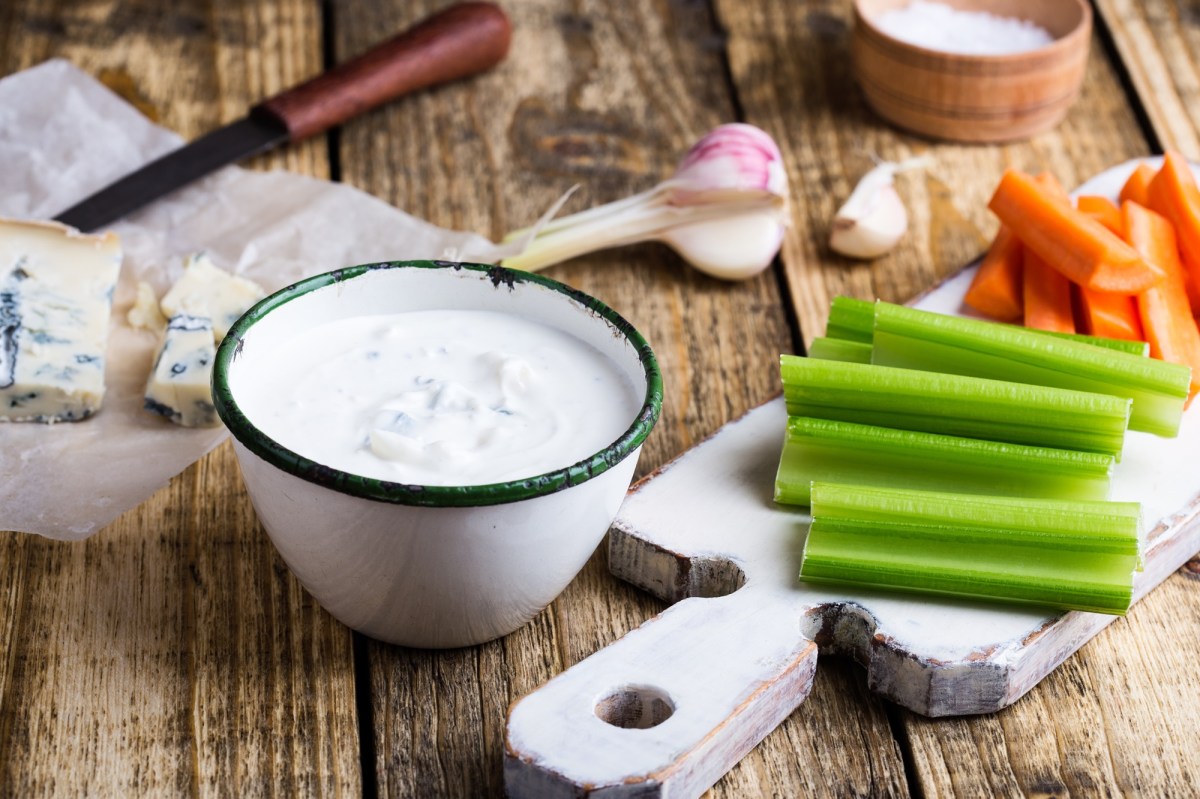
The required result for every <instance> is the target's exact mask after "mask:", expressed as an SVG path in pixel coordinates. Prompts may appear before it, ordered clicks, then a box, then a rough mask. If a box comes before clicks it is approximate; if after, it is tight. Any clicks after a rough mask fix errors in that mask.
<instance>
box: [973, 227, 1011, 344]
mask: <svg viewBox="0 0 1200 799" xmlns="http://www.w3.org/2000/svg"><path fill="white" fill-rule="evenodd" d="M1024 249H1025V248H1024V247H1022V246H1021V241H1020V239H1018V238H1017V237H1016V236H1014V235H1013V233H1012V231H1011V230H1009V229H1008V228H1007V227H1005V226H1004V225H1001V226H1000V230H999V231H997V233H996V238H994V239H993V240H992V246H991V247H989V248H988V251H987V255H985V256H983V261H981V262H980V264H979V270H978V271H976V272H975V277H974V278H972V279H971V287H970V288H968V289H967V294H966V296H965V297H964V298H963V300H964V301H965V302H966V303H967V305H970V306H971V307H972V308H974V309H975V310H977V311H979V312H980V313H982V314H984V315H985V316H990V317H991V318H993V319H998V320H1000V321H1001V322H1016V321H1018V320H1019V319H1020V318H1021V316H1022V314H1023V312H1024V300H1023V299H1022V297H1021V272H1022V267H1023V258H1024V256H1023V252H1022V251H1023V250H1024Z"/></svg>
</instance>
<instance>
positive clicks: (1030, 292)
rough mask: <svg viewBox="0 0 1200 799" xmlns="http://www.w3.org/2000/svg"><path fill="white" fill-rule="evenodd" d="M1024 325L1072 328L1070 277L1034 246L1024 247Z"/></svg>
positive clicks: (1043, 328) (1049, 328)
mask: <svg viewBox="0 0 1200 799" xmlns="http://www.w3.org/2000/svg"><path fill="white" fill-rule="evenodd" d="M1022 250H1023V251H1024V253H1025V264H1024V273H1025V281H1024V292H1023V296H1024V303H1025V327H1033V328H1037V329H1038V330H1055V331H1058V332H1060V333H1074V332H1075V314H1074V312H1073V311H1072V310H1071V281H1069V280H1067V279H1066V277H1064V276H1063V275H1062V273H1060V272H1059V271H1058V270H1056V269H1051V268H1050V267H1049V266H1047V264H1046V262H1045V261H1044V260H1042V258H1041V257H1040V256H1038V255H1037V254H1036V253H1035V252H1033V250H1031V249H1029V248H1028V247H1023V248H1022Z"/></svg>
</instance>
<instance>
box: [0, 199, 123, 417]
mask: <svg viewBox="0 0 1200 799" xmlns="http://www.w3.org/2000/svg"><path fill="white" fill-rule="evenodd" d="M120 271H121V243H120V240H119V239H118V238H117V237H116V235H115V234H112V233H106V234H104V235H101V236H88V235H83V234H81V233H79V232H78V231H76V230H74V229H72V228H69V227H67V226H65V225H60V224H58V223H55V222H16V221H10V220H0V421H8V422H63V421H78V420H80V419H86V418H87V417H88V416H91V415H92V414H94V413H95V412H96V411H98V410H100V405H101V403H102V402H103V400H104V350H105V347H106V346H107V343H108V327H109V317H110V316H111V315H112V301H113V289H114V288H115V287H116V283H117V275H118V273H119V272H120Z"/></svg>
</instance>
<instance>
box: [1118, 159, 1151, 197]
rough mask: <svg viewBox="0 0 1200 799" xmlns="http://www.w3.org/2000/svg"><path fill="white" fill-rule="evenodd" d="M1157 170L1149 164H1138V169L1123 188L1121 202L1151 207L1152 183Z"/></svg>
mask: <svg viewBox="0 0 1200 799" xmlns="http://www.w3.org/2000/svg"><path fill="white" fill-rule="evenodd" d="M1155 174H1157V170H1156V169H1155V168H1154V167H1152V166H1150V165H1149V164H1138V166H1137V169H1135V170H1133V174H1132V175H1130V176H1129V180H1127V181H1125V185H1124V186H1122V187H1121V202H1125V201H1126V200H1133V201H1134V202H1135V203H1138V204H1139V205H1144V206H1146V207H1149V206H1150V181H1152V180H1154V176H1155Z"/></svg>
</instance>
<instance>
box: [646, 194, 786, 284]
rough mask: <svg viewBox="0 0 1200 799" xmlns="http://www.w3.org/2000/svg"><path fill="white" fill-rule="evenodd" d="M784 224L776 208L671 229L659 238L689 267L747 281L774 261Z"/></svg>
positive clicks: (709, 273)
mask: <svg viewBox="0 0 1200 799" xmlns="http://www.w3.org/2000/svg"><path fill="white" fill-rule="evenodd" d="M783 233H784V225H783V224H782V223H781V221H780V214H779V213H778V212H776V211H759V212H756V213H745V214H738V215H737V216H733V217H729V218H726V219H714V220H710V221H707V222H697V223H695V224H691V225H682V226H678V227H674V228H671V229H670V230H668V231H666V232H664V233H662V234H661V235H660V236H659V238H660V239H661V240H662V241H664V242H666V243H667V244H668V245H670V247H671V248H672V249H673V250H675V252H677V253H679V255H680V256H681V257H682V258H683V259H684V260H685V261H687V262H689V263H690V264H691V265H692V266H694V267H696V268H697V269H699V270H700V271H701V272H704V273H705V274H706V275H711V276H712V277H716V278H721V279H722V280H748V279H749V278H752V277H754V276H755V275H757V274H758V273H759V272H762V271H763V270H764V269H766V268H767V267H768V266H770V265H771V262H772V261H774V260H775V254H776V253H778V252H779V247H780V245H781V244H782V243H783Z"/></svg>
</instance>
